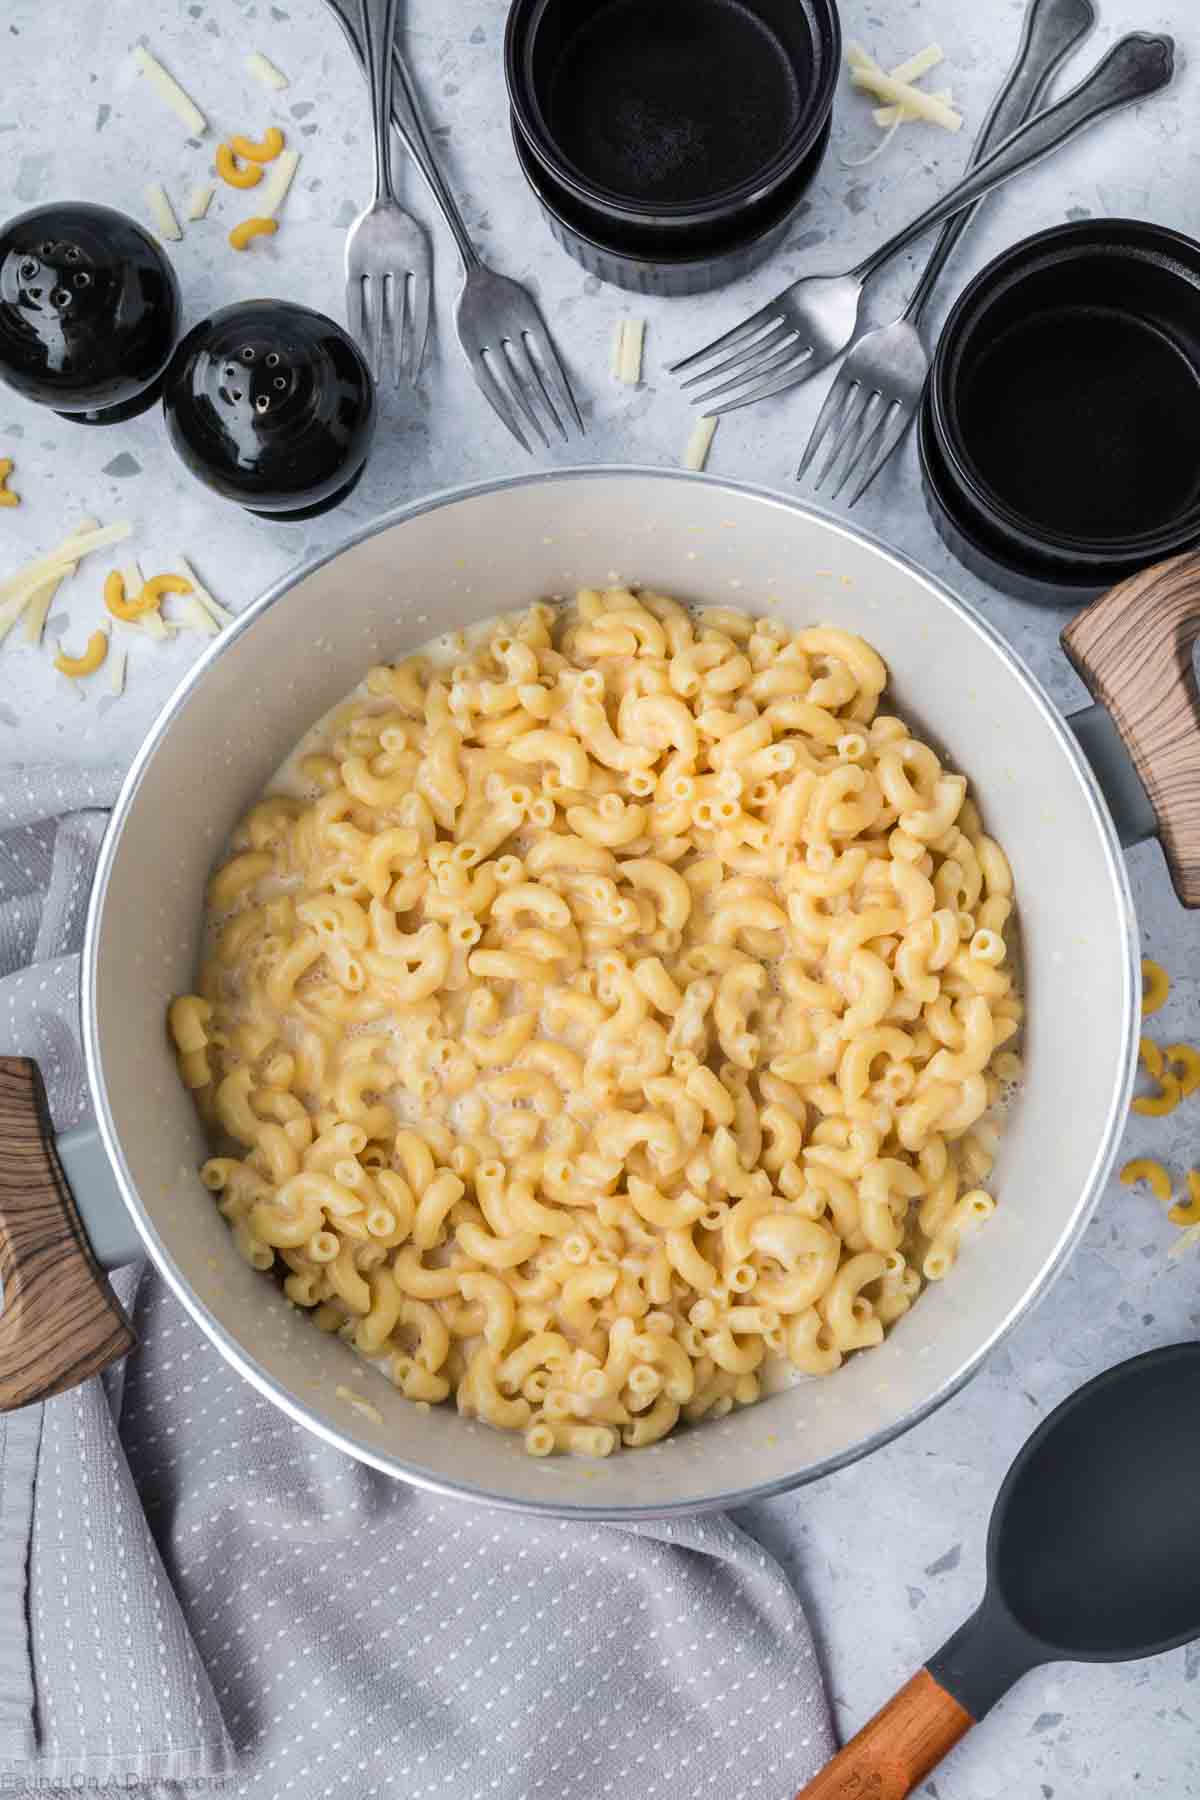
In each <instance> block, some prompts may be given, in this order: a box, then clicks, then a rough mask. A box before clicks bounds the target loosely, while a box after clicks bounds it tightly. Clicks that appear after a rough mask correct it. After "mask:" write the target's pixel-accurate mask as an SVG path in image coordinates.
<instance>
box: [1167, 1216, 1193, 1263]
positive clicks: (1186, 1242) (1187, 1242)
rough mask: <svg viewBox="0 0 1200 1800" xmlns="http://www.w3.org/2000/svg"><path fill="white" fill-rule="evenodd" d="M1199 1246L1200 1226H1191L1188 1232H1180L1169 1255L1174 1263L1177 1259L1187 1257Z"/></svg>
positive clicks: (1168, 1252)
mask: <svg viewBox="0 0 1200 1800" xmlns="http://www.w3.org/2000/svg"><path fill="white" fill-rule="evenodd" d="M1197 1244H1200V1225H1189V1226H1188V1228H1187V1230H1186V1231H1181V1232H1180V1234H1179V1236H1178V1237H1177V1238H1176V1239H1175V1242H1174V1243H1173V1244H1172V1245H1171V1248H1170V1249H1169V1250H1168V1251H1167V1255H1168V1256H1169V1257H1170V1258H1171V1261H1172V1262H1174V1261H1175V1260H1176V1258H1177V1257H1180V1256H1186V1255H1187V1253H1188V1251H1189V1250H1192V1249H1194V1248H1195V1246H1196V1245H1197Z"/></svg>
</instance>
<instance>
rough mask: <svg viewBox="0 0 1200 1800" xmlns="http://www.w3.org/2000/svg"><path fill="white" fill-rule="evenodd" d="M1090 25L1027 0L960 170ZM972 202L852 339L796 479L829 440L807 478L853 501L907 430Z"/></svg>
mask: <svg viewBox="0 0 1200 1800" xmlns="http://www.w3.org/2000/svg"><path fill="white" fill-rule="evenodd" d="M1095 22H1096V13H1095V9H1094V7H1093V6H1092V0H1029V5H1028V7H1027V9H1026V13H1025V23H1024V27H1023V30H1022V35H1021V43H1020V47H1019V48H1018V50H1017V55H1016V60H1015V61H1014V63H1013V66H1012V68H1011V69H1010V70H1009V72H1008V74H1007V76H1006V77H1005V79H1004V83H1003V85H1002V87H1001V89H1000V92H999V93H998V94H997V95H996V98H995V100H993V102H992V105H991V109H990V111H989V112H988V114H987V117H986V118H985V119H984V122H983V124H982V126H981V127H980V131H979V138H978V141H977V143H976V145H975V148H974V150H973V152H972V154H971V160H970V163H969V164H968V167H971V168H973V167H974V166H975V164H976V163H978V162H980V161H981V160H982V158H983V157H985V156H986V155H987V153H988V151H989V150H991V149H994V148H995V146H996V145H997V144H1000V143H1002V142H1003V140H1004V139H1005V138H1006V137H1008V136H1009V134H1010V133H1011V132H1012V131H1014V130H1015V129H1016V127H1017V126H1018V125H1020V124H1021V122H1022V121H1023V120H1024V119H1026V118H1028V117H1029V115H1030V113H1032V112H1034V111H1035V110H1036V108H1037V106H1038V104H1039V102H1040V100H1041V97H1042V95H1043V94H1044V93H1045V91H1046V87H1047V85H1048V84H1049V81H1050V77H1051V76H1052V75H1053V74H1054V71H1055V70H1056V69H1057V68H1058V66H1059V64H1060V63H1061V62H1062V60H1063V58H1064V57H1065V56H1066V54H1067V52H1068V51H1069V50H1072V49H1074V47H1075V45H1076V44H1077V43H1078V42H1079V40H1080V39H1081V38H1082V37H1083V36H1084V35H1085V34H1086V33H1087V32H1088V31H1090V30H1091V28H1092V26H1093V25H1094V24H1095ZM977 210H978V208H977V207H972V208H971V209H970V210H969V211H963V212H960V213H956V214H955V216H954V218H952V219H950V220H948V221H947V223H946V224H945V225H943V226H942V229H941V231H940V233H939V234H938V240H937V243H936V244H935V245H934V248H933V253H932V255H931V256H930V258H929V261H928V262H927V263H926V265H925V268H924V270H923V271H922V274H921V279H920V281H919V282H918V283H917V286H916V289H915V290H914V293H913V296H912V299H911V300H910V301H909V303H908V305H907V306H906V307H905V309H904V311H903V312H902V313H901V315H900V317H899V318H898V319H893V320H892V322H891V323H890V324H888V325H880V326H877V327H876V329H875V330H874V331H868V332H866V333H864V335H863V336H862V337H860V338H859V339H858V341H857V342H856V343H855V344H854V345H853V347H852V348H851V350H850V352H849V354H848V355H847V357H846V360H845V362H844V363H843V364H842V366H841V368H840V369H839V370H838V373H837V375H836V377H835V379H834V382H833V385H832V387H831V388H830V390H829V393H828V394H827V395H826V398H825V404H824V405H823V406H822V408H821V410H820V412H819V413H818V415H817V422H816V424H815V425H814V426H813V428H812V434H811V436H810V437H809V440H808V446H807V448H806V449H805V452H804V455H803V457H802V458H801V461H800V467H799V468H798V469H797V471H796V479H797V481H801V480H803V478H804V476H805V474H806V473H807V472H808V470H809V469H810V468H811V467H812V464H813V461H814V459H815V458H816V455H817V452H818V451H819V450H820V448H821V446H822V444H823V443H824V442H825V440H826V439H827V438H830V437H831V438H832V447H831V448H830V450H829V454H828V455H827V456H826V458H825V462H824V465H823V467H822V469H821V472H820V474H819V475H818V476H817V478H816V480H815V481H814V483H813V487H814V488H815V489H816V490H817V491H819V490H820V489H821V487H822V485H823V484H824V483H825V482H826V481H828V480H829V478H830V476H831V475H832V474H833V472H834V471H835V470H836V469H837V467H838V463H839V459H840V461H841V470H840V473H839V474H838V475H837V478H836V481H835V483H834V486H833V488H832V489H831V493H832V497H833V498H834V499H836V498H837V496H838V495H839V494H840V493H841V491H842V489H843V488H844V487H845V485H846V483H847V482H848V481H850V480H851V479H853V480H854V482H855V485H854V488H853V491H852V492H851V494H850V498H849V501H848V503H847V504H848V505H849V506H854V505H855V504H856V503H857V502H858V501H859V500H860V499H861V498H862V496H863V494H864V493H865V492H866V490H867V488H868V487H870V485H871V483H872V482H873V481H874V479H875V477H876V475H878V473H879V471H880V469H881V468H882V467H883V465H884V463H885V462H886V461H887V459H888V457H889V456H890V455H891V454H892V452H893V450H895V449H896V447H897V445H898V444H899V443H900V440H901V438H902V437H903V436H904V434H905V432H906V431H907V430H908V427H909V425H910V423H911V422H912V417H913V414H914V412H915V411H916V408H917V402H918V401H919V400H920V398H921V390H922V388H923V387H924V385H925V377H926V375H927V373H928V370H929V353H928V351H927V350H926V348H925V346H924V344H923V343H922V341H921V337H920V334H919V332H918V330H917V325H918V322H919V320H920V317H921V314H922V312H923V311H924V309H925V306H926V303H927V302H928V300H929V297H930V295H931V294H932V292H933V289H934V285H935V284H936V282H937V279H938V276H939V275H940V274H941V272H942V270H943V268H944V267H945V265H946V262H947V260H948V259H949V257H950V256H951V254H952V253H953V251H954V247H955V245H956V244H957V243H958V240H959V238H960V237H961V236H962V234H963V232H964V231H965V230H966V229H967V226H968V225H969V224H970V222H971V220H972V218H973V217H974V215H975V213H976V211H977Z"/></svg>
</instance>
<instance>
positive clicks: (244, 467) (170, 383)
mask: <svg viewBox="0 0 1200 1800" xmlns="http://www.w3.org/2000/svg"><path fill="white" fill-rule="evenodd" d="M163 413H164V416H165V418H166V423H167V431H168V434H169V436H170V439H171V442H172V444H173V445H174V447H175V449H176V450H177V451H178V452H179V455H180V456H181V457H182V459H183V461H184V462H185V463H186V464H187V466H188V468H189V469H190V470H191V471H192V474H193V475H195V476H196V477H197V479H198V480H200V481H202V482H204V484H205V485H206V486H207V487H210V488H212V489H213V491H214V492H215V493H218V494H220V495H222V496H223V497H224V498H225V499H227V500H236V501H237V502H238V504H239V505H241V506H244V507H246V508H247V509H248V510H249V511H250V512H253V513H258V514H261V515H262V516H263V517H266V518H274V519H288V520H292V519H310V518H314V517H315V516H316V515H317V514H318V513H323V512H326V511H328V510H329V508H330V507H333V506H337V505H338V504H339V502H340V501H342V500H344V499H345V498H346V496H347V495H348V494H349V493H350V492H351V490H352V489H353V488H354V486H355V485H356V483H357V482H358V480H359V477H360V476H361V475H362V472H363V468H364V467H365V465H366V460H367V453H368V451H369V449H370V447H371V439H372V437H373V435H374V431H375V391H374V386H373V384H372V381H371V376H370V371H369V370H368V368H367V364H366V362H365V360H364V358H363V355H362V352H361V351H360V350H359V348H358V346H357V344H355V342H354V341H353V339H352V338H351V337H349V336H348V335H347V333H346V332H345V331H343V330H342V328H341V326H340V325H337V324H335V323H334V321H333V320H332V319H327V318H326V317H325V315H324V314H323V313H318V312H313V311H312V310H311V309H310V308H308V307H306V306H296V305H293V304H292V303H291V302H290V301H286V300H248V301H245V302H242V303H241V304H239V305H236V306H226V307H223V308H222V309H221V310H220V311H219V312H215V313H211V314H210V315H209V317H208V318H207V319H204V320H202V321H201V323H200V324H199V325H197V326H195V327H194V329H193V330H191V331H189V332H188V334H187V336H186V337H185V338H184V339H183V342H182V343H181V344H180V345H179V348H178V349H177V351H176V352H175V355H174V357H173V358H172V360H171V366H170V368H169V369H168V370H167V376H166V387H165V391H164V394H163Z"/></svg>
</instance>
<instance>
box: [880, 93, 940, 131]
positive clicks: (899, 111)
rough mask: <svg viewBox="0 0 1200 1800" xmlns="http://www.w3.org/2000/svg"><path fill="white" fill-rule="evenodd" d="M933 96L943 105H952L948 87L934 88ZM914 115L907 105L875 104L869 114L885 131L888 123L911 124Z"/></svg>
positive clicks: (914, 117)
mask: <svg viewBox="0 0 1200 1800" xmlns="http://www.w3.org/2000/svg"><path fill="white" fill-rule="evenodd" d="M933 98H934V99H935V100H940V101H942V103H943V105H945V106H953V105H954V93H953V90H952V89H950V88H935V89H934V92H933ZM916 116H917V115H916V113H915V112H913V111H912V110H911V109H910V108H909V107H907V106H877V107H876V108H875V110H874V112H873V113H872V114H871V117H872V118H873V119H874V121H875V123H876V124H877V125H878V126H879V129H880V130H881V131H886V130H887V129H888V127H889V126H890V125H897V124H899V125H911V124H912V123H913V121H914V120H915V119H916Z"/></svg>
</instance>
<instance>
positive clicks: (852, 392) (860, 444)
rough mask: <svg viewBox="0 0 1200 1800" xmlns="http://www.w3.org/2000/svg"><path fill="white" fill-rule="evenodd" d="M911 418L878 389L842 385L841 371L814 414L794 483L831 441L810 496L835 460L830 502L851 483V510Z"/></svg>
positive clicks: (858, 383) (851, 383) (831, 470)
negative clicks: (839, 468)
mask: <svg viewBox="0 0 1200 1800" xmlns="http://www.w3.org/2000/svg"><path fill="white" fill-rule="evenodd" d="M910 417H911V414H910V413H909V412H908V411H906V410H905V408H904V407H903V406H902V405H901V403H900V401H899V400H897V399H895V398H893V397H892V396H890V395H885V394H884V393H883V392H882V390H881V389H879V388H877V387H872V386H869V385H867V384H866V383H864V382H861V381H858V380H857V379H854V378H851V379H850V380H847V379H846V378H845V374H844V372H843V373H842V374H839V375H838V377H837V380H836V381H835V382H834V384H833V386H832V387H831V388H830V390H829V392H828V394H827V395H826V396H825V404H824V405H823V406H822V408H821V410H820V412H819V413H818V414H817V421H816V424H815V425H814V426H813V428H812V435H811V436H810V438H809V440H808V444H807V447H806V448H805V451H804V455H803V456H802V457H801V459H800V467H799V468H798V469H797V470H796V480H797V481H802V480H803V479H804V477H805V475H806V474H807V473H808V471H809V469H810V468H811V467H812V465H813V463H814V462H815V460H816V457H817V452H818V451H819V450H820V448H821V446H822V444H823V443H824V442H825V440H826V439H827V438H829V437H832V440H833V441H832V444H831V446H830V449H829V453H828V455H827V456H826V458H825V461H824V463H823V464H822V467H821V471H820V474H819V475H817V477H816V479H815V480H814V482H813V491H814V492H815V493H819V492H820V490H821V488H822V487H823V486H824V484H825V483H826V482H827V481H828V480H829V479H830V477H831V475H833V474H834V472H835V470H836V469H837V465H838V463H839V461H840V462H841V464H842V466H841V472H840V473H839V474H837V476H836V479H835V481H834V485H833V487H832V488H831V489H830V490H829V493H830V498H831V499H833V500H836V499H837V497H838V495H839V494H840V493H841V491H842V489H843V488H844V487H845V486H846V483H847V482H848V481H851V480H853V482H854V486H853V488H852V490H851V493H850V497H849V499H848V501H847V505H848V506H854V505H856V504H857V502H858V501H859V500H861V499H862V496H863V494H864V493H865V492H866V490H867V489H868V488H869V487H870V485H871V483H872V482H873V481H874V479H875V477H876V475H878V473H879V471H880V469H881V468H882V467H883V465H884V463H885V462H886V461H887V459H888V457H889V456H890V455H891V454H892V451H893V450H894V449H895V448H896V445H897V444H898V443H899V441H900V439H901V438H902V437H903V435H904V431H905V427H906V426H907V425H908V422H909V418H910Z"/></svg>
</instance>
